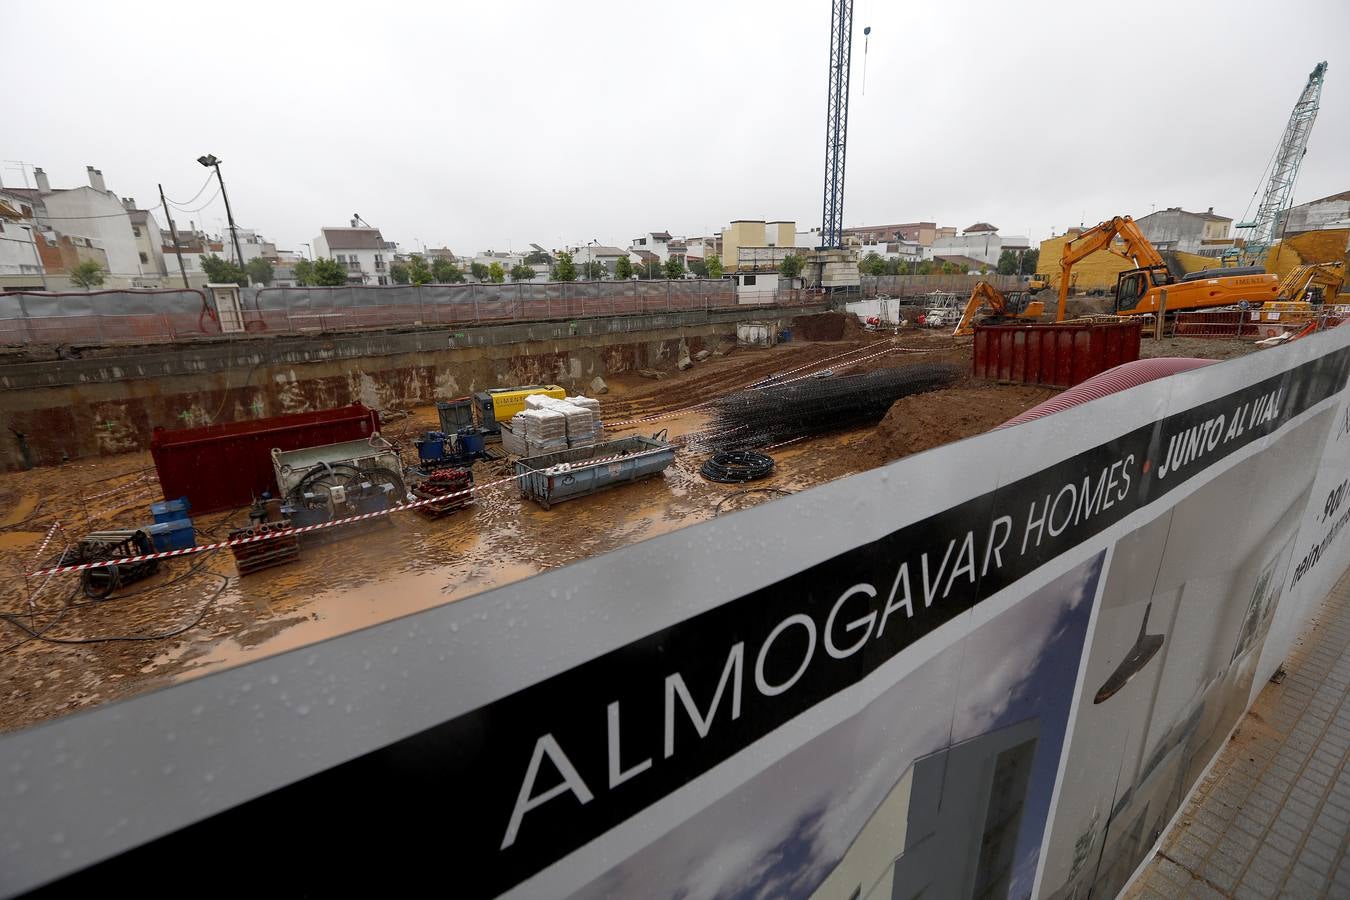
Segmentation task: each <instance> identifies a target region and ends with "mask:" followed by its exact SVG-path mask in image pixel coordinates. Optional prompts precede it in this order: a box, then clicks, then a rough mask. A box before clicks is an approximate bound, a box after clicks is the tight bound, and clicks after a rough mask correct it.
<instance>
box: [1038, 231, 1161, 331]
mask: <svg viewBox="0 0 1350 900" xmlns="http://www.w3.org/2000/svg"><path fill="white" fill-rule="evenodd" d="M1116 238H1120V239H1121V240H1122V241H1124V242H1125V249H1124V250H1123V251H1122V250H1117V249H1116V247H1115V240H1116ZM1098 250H1105V251H1107V252H1108V253H1114V254H1116V255H1117V256H1120V257H1124V258H1125V259H1128V260H1132V261H1133V262H1134V266H1135V268H1137V269H1143V268H1147V267H1149V266H1165V265H1166V262H1164V260H1163V258H1162V256H1161V255H1159V253H1158V251H1157V250H1155V249H1154V248H1153V245H1152V244H1150V243H1149V242H1148V238H1146V237H1144V233H1143V232H1142V231H1140V230H1139V226H1138V225H1136V224H1135V221H1134V219H1132V218H1130V217H1129V216H1116V217H1115V218H1113V219H1109V220H1108V221H1105V222H1102V223H1101V224H1100V225H1095V226H1093V227H1092V228H1089V229H1088V230H1087V231H1084V232H1083V233H1082V234H1080V235H1079V236H1078V237H1076V238H1074V239H1073V240H1071V241H1069V242H1067V243H1065V245H1064V252H1063V254H1062V255H1061V256H1060V258H1059V269H1060V276H1059V308H1058V309H1057V310H1056V311H1055V321H1056V322H1063V321H1064V318H1065V310H1066V307H1067V305H1068V301H1069V287H1070V285H1071V284H1072V281H1071V280H1070V279H1071V275H1072V272H1073V267H1074V264H1075V263H1077V262H1078V261H1079V260H1081V259H1083V258H1084V257H1087V256H1091V255H1092V254H1094V253H1096V252H1097V251H1098Z"/></svg>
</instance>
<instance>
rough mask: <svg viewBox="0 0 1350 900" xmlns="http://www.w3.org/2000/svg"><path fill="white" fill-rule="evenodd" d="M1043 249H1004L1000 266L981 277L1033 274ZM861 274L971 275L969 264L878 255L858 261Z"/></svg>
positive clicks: (984, 269)
mask: <svg viewBox="0 0 1350 900" xmlns="http://www.w3.org/2000/svg"><path fill="white" fill-rule="evenodd" d="M1040 259H1041V251H1040V250H1024V251H1022V252H1020V253H1019V252H1018V251H1016V250H1004V251H1003V252H1002V253H1000V254H999V257H998V265H997V266H988V265H984V266H980V268H979V269H978V270H977V271H978V272H979V274H981V275H988V274H989V273H990V272H991V271H996V272H998V274H1000V275H1031V274H1034V273H1035V271H1036V266H1037V265H1038V264H1039V263H1040ZM858 271H859V272H860V273H861V274H863V275H968V274H970V265H969V264H967V263H954V262H950V261H942V260H936V259H925V260H921V261H913V260H910V261H906V260H902V259H894V258H893V259H884V258H883V257H881V256H879V255H878V254H876V253H869V254H867V255H866V256H864V257H863V258H862V259H860V260H858Z"/></svg>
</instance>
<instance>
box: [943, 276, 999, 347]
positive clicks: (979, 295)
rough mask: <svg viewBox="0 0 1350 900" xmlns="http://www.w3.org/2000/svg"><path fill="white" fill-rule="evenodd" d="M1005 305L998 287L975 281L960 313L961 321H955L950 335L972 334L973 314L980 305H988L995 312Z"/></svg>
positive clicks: (973, 329)
mask: <svg viewBox="0 0 1350 900" xmlns="http://www.w3.org/2000/svg"><path fill="white" fill-rule="evenodd" d="M1006 305H1007V302H1006V301H1005V300H1004V299H1003V295H1002V294H1000V293H999V292H998V288H996V287H994V286H993V285H992V284H990V283H989V282H987V281H977V282H975V288H974V290H972V291H971V292H970V299H969V300H967V301H966V308H965V311H964V312H962V313H961V321H959V322H957V323H956V330H955V331H953V332H952V337H960V336H961V335H963V334H974V332H975V314H976V313H977V312H979V311H980V307H981V306H988V307H989V308H990V309H992V310H994V311H995V312H999V311H1002V310H1003V308H1004V307H1005V306H1006Z"/></svg>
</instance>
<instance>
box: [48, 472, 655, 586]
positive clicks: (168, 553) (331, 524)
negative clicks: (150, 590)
mask: <svg viewBox="0 0 1350 900" xmlns="http://www.w3.org/2000/svg"><path fill="white" fill-rule="evenodd" d="M666 452H668V451H667V450H666V448H664V447H660V448H656V449H654V450H643V451H641V452H640V453H621V454H616V455H613V456H604V457H601V458H599V459H588V460H584V461H582V462H579V463H577V465H578V466H582V465H594V464H597V463H610V462H617V461H619V460H623V459H636V458H638V457H641V456H650V455H652V454H655V453H666ZM570 470H571V467H570V466H566V465H560V466H554V467H552V468H549V469H543V470H536V471H535V472H522V473H520V474H518V475H510V476H507V477H506V478H501V479H498V480H497V481H490V482H488V483H487V484H479V485H474V486H473V487H470V488H466V489H465V490H462V491H455V492H454V493H451V494H440V495H438V496H435V497H428V498H426V499H424V500H413V501H405V502H403V503H396V504H394V505H393V506H390V507H388V508H387V509H381V510H376V511H375V512H368V513H360V514H358V515H355V516H346V517H344V518H341V519H330V520H329V521H327V522H319V523H318V524H315V525H302V526H300V527H298V528H286V529H281V530H278V531H269V532H265V533H263V534H255V535H251V536H249V537H243V538H234V539H232V540H226V541H216V542H215V543H211V544H198V545H196V546H194V547H185V548H183V549H181V550H162V551H160V552H158V553H143V554H140V555H137V556H126V557H122V558H121V559H103V560H98V561H97V562H87V563H78V564H76V565H71V566H54V567H52V568H49V569H39V570H38V571H36V572H29V573H28V577H30V578H32V577H35V576H38V575H60V574H63V573H66V572H83V571H85V570H86V569H101V568H104V567H106V566H123V565H128V564H130V563H137V562H145V561H146V560H151V559H171V558H173V557H176V556H189V555H191V554H193V553H205V552H207V551H209V550H220V549H223V548H226V547H238V546H240V545H241V544H255V543H258V542H259V541H271V540H276V539H277V538H283V537H289V536H290V535H293V534H308V533H309V532H311V531H321V530H323V529H325V528H336V527H338V526H339V525H350V524H351V523H353V522H363V521H366V520H367V519H375V518H378V517H380V516H387V515H391V514H392V513H396V512H403V511H404V510H409V509H417V508H418V507H422V506H430V505H432V504H435V503H444V502H446V501H447V500H454V499H456V498H458V497H463V496H465V495H466V494H472V493H474V492H476V491H486V490H488V489H490V488H496V487H500V486H502V485H504V484H509V483H511V482H513V481H517V480H519V479H521V478H524V477H526V476H528V475H531V474H545V475H561V474H566V473H567V472H568V471H570Z"/></svg>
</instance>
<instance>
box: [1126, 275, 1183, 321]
mask: <svg viewBox="0 0 1350 900" xmlns="http://www.w3.org/2000/svg"><path fill="white" fill-rule="evenodd" d="M1175 280H1176V279H1174V278H1173V277H1172V273H1171V272H1169V271H1168V270H1167V266H1146V267H1145V268H1142V269H1130V270H1128V271H1126V272H1121V273H1120V276H1119V277H1118V278H1117V279H1116V312H1125V311H1128V310H1131V309H1134V308H1135V307H1136V306H1138V305H1139V303H1140V301H1141V300H1143V299H1144V298H1145V297H1147V296H1148V292H1149V290H1150V289H1151V288H1154V287H1166V286H1167V285H1169V284H1172V283H1173V282H1174V281H1175Z"/></svg>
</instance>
